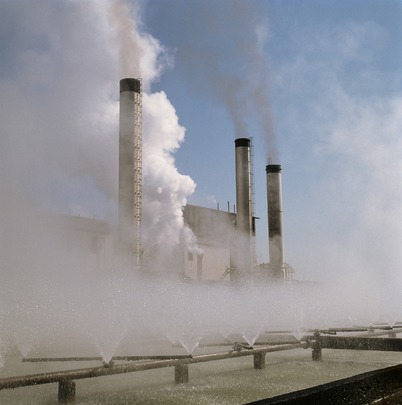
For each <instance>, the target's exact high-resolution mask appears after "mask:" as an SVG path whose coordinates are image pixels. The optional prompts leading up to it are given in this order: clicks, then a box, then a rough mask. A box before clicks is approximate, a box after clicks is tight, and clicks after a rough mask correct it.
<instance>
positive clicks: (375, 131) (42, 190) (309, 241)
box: [0, 0, 402, 283]
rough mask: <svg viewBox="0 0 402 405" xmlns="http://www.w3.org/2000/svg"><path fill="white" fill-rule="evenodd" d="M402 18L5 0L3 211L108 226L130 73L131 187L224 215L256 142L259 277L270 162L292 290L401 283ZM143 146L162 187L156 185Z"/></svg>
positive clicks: (219, 5)
mask: <svg viewBox="0 0 402 405" xmlns="http://www.w3.org/2000/svg"><path fill="white" fill-rule="evenodd" d="M112 3H113V4H112ZM401 4H402V3H401V2H400V1H396V0H337V1H332V0H264V1H263V0H248V1H235V0H219V1H217V0H165V1H161V0H144V1H140V2H139V3H137V2H134V1H130V0H127V1H126V2H123V1H118V2H110V1H107V0H99V1H89V0H88V1H74V0H71V1H67V0H65V1H57V2H56V1H53V0H39V1H35V2H32V1H29V0H2V1H0V51H1V57H0V95H1V108H0V167H1V175H0V187H1V191H2V196H4V195H5V193H6V192H7V191H9V190H12V194H13V195H14V196H15V198H17V196H18V195H20V193H21V194H23V195H24V198H27V197H28V199H32V200H34V201H37V202H38V203H40V204H45V205H48V206H50V207H51V208H52V209H56V210H57V209H58V210H60V211H62V212H63V211H64V212H69V211H70V212H72V213H73V214H79V213H80V214H81V215H88V216H93V215H96V216H106V217H109V216H111V215H113V212H114V211H115V209H116V203H115V197H116V190H117V165H116V161H117V131H118V103H117V101H118V80H119V79H120V78H122V77H123V76H127V75H129V76H136V77H138V75H139V76H141V77H142V78H143V88H144V91H145V92H146V93H147V94H146V95H145V96H144V97H145V99H146V100H144V101H145V105H144V115H145V116H144V148H145V150H146V151H148V152H147V153H149V156H152V159H148V160H147V159H146V162H145V175H146V176H148V177H147V178H148V179H149V181H148V185H147V184H145V185H144V186H145V187H148V186H149V185H151V186H152V187H153V185H154V184H157V183H158V181H161V182H162V181H164V182H166V183H167V184H170V188H167V189H166V190H168V193H167V194H164V190H165V189H164V188H163V187H162V188H157V187H156V188H155V189H153V188H152V187H149V190H148V191H149V195H153V192H155V193H156V194H158V195H160V196H162V197H163V196H164V195H165V196H170V195H171V193H174V194H175V196H176V197H177V198H176V206H175V207H176V208H177V204H178V205H179V206H180V204H181V203H183V202H184V201H185V200H186V199H188V201H189V202H190V203H193V204H197V205H202V206H208V207H213V208H215V207H216V204H217V202H219V204H220V208H221V209H225V210H226V209H227V202H228V201H229V202H230V207H231V209H233V204H234V203H235V182H234V178H235V173H234V139H235V138H236V137H239V136H240V137H243V136H244V137H249V136H250V137H253V143H254V174H255V197H256V198H255V214H256V216H257V217H260V219H259V220H258V222H257V226H258V233H257V252H258V258H259V260H260V261H266V260H267V251H268V248H267V216H266V210H267V206H266V186H265V165H266V164H267V160H268V158H269V157H270V158H272V159H273V160H274V162H275V163H280V164H282V169H283V172H282V180H283V200H284V201H283V205H284V232H285V234H284V238H285V259H286V261H287V262H288V263H289V264H291V265H292V266H293V267H294V268H295V271H296V275H297V277H298V278H307V279H323V278H327V276H329V275H330V276H331V277H332V276H337V277H345V278H347V277H350V275H351V274H368V275H369V276H370V277H372V278H374V279H375V280H378V281H379V282H381V280H384V281H386V280H389V279H391V278H392V279H395V277H398V278H397V280H398V282H399V283H401V281H402V276H401V275H400V271H401V265H402V257H401V253H400V252H401V246H402V226H401V224H402V177H401V176H402V164H401V158H402V95H401V84H402V81H401V79H402V78H401V75H402V70H401V65H402V6H401ZM110 5H114V6H113V7H114V8H113V7H112V9H111V8H110ZM127 32H128V33H130V35H131V36H130V35H128V34H127ZM130 38H131V40H127V39H130ZM126 40H127V41H126ZM134 45H135V46H134ZM136 46H138V47H137V48H136ZM159 112H160V113H159ZM164 113H166V114H165V115H164V116H165V117H167V118H166V119H165V120H164V121H163V120H159V121H158V125H156V124H155V122H156V121H155V120H153V119H152V117H154V116H158V115H163V114H164ZM184 129H185V133H184ZM147 131H148V132H147ZM155 133H157V134H161V135H160V136H159V135H155ZM165 134H166V135H165ZM169 134H173V135H172V138H170V137H169V136H170V135H169ZM167 139H169V140H172V141H169V142H166V140H167ZM155 144H158V145H159V150H160V151H162V155H161V156H163V158H166V159H167V160H166V162H168V166H167V167H168V169H167V170H165V171H164V173H160V172H162V170H159V171H156V170H153V169H152V166H155V165H158V164H159V163H158V162H160V159H159V157H160V156H159V155H158V153H159V152H158V153H156V152H155V153H154V148H153V146H154V145H155ZM151 146H152V147H151ZM155 150H156V148H155ZM174 166H176V167H177V171H175V169H174ZM166 173H169V176H170V174H171V176H170V177H169V176H167V175H166ZM188 176H189V177H188ZM167 177H169V178H167ZM190 177H191V179H192V180H193V182H195V183H196V188H195V191H194V192H192V191H193V188H194V187H193V186H194V183H193V182H192V181H191V179H190ZM173 178H174V179H175V180H174V181H171V180H170V179H173ZM145 180H146V179H144V181H145ZM19 188H20V189H21V190H20V189H19ZM155 190H156V191H155ZM172 190H173V191H172ZM162 197H161V201H162V200H163V198H162ZM2 199H3V201H2V207H3V209H5V208H6V207H8V206H9V205H10V204H11V205H12V201H13V199H11V198H10V201H8V202H4V198H3V197H2ZM175 207H173V208H172V213H173V214H172V215H176V214H174V213H175V212H176V211H175ZM153 208H154V209H155V210H157V209H158V207H155V206H153ZM148 215H149V213H148ZM162 223H163V224H165V225H166V224H171V222H170V221H169V218H162V217H160V218H159V222H158V224H159V225H160V224H162ZM152 234H153V233H152V232H150V235H152Z"/></svg>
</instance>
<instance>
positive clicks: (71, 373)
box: [0, 343, 308, 390]
mask: <svg viewBox="0 0 402 405" xmlns="http://www.w3.org/2000/svg"><path fill="white" fill-rule="evenodd" d="M301 347H303V348H306V347H308V344H307V343H294V344H288V345H282V346H275V347H259V348H258V349H251V350H244V351H230V352H222V353H211V354H204V355H199V356H193V357H189V358H184V359H179V360H178V359H170V360H159V361H149V362H145V363H134V364H132V363H130V364H119V365H113V366H112V367H91V368H83V369H78V370H67V371H56V372H51V373H42V374H32V375H25V376H17V377H6V378H0V390H2V389H10V388H18V387H26V386H30V385H37V384H49V383H55V382H60V381H64V380H80V379H84V378H93V377H102V376H107V375H115V374H124V373H131V372H135V371H145V370H151V369H157V368H164V367H176V366H177V365H182V364H193V363H203V362H207V361H214V360H224V359H230V358H237V357H243V356H250V355H255V354H258V353H271V352H279V351H284V350H291V349H298V348H301Z"/></svg>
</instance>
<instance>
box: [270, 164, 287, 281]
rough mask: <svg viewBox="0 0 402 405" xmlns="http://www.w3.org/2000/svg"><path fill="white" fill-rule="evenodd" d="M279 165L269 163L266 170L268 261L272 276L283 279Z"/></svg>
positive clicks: (280, 169)
mask: <svg viewBox="0 0 402 405" xmlns="http://www.w3.org/2000/svg"><path fill="white" fill-rule="evenodd" d="M281 171H282V168H281V165H274V164H269V165H268V166H267V167H266V172H267V194H268V196H267V197H268V237H269V261H270V268H271V271H272V276H273V277H274V278H275V279H278V280H280V279H281V280H283V279H284V273H283V262H284V261H283V224H282V222H283V209H282V181H281Z"/></svg>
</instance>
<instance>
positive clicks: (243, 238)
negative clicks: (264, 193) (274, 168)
mask: <svg viewBox="0 0 402 405" xmlns="http://www.w3.org/2000/svg"><path fill="white" fill-rule="evenodd" d="M235 149H236V152H235V153H236V155H235V158H236V159H235V160H236V206H237V210H236V212H237V214H236V252H235V256H236V259H235V263H234V269H232V270H233V272H232V275H233V277H231V279H232V278H233V279H234V280H239V279H243V278H247V277H249V276H250V275H251V269H252V257H253V256H252V251H251V250H252V243H251V241H252V239H251V238H252V222H253V220H252V217H253V214H252V190H251V162H250V161H251V155H250V139H249V138H238V139H236V140H235ZM233 273H234V274H233Z"/></svg>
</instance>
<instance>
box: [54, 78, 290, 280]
mask: <svg viewBox="0 0 402 405" xmlns="http://www.w3.org/2000/svg"><path fill="white" fill-rule="evenodd" d="M141 111H142V108H141V81H140V80H139V79H132V78H127V79H122V80H121V81H120V119H119V205H118V206H119V213H118V224H117V232H112V231H111V230H112V229H113V226H111V225H110V224H107V223H106V222H105V221H100V220H92V219H88V218H81V217H69V218H67V217H65V218H63V220H62V221H63V223H64V225H65V226H64V228H65V229H68V235H69V236H68V237H69V238H70V239H69V241H70V242H72V243H76V241H77V240H79V243H80V246H83V247H84V248H86V250H87V252H89V257H88V258H87V259H86V260H87V262H88V264H89V265H90V267H91V268H94V269H97V270H98V271H99V269H100V270H102V269H104V270H107V268H108V267H109V266H110V265H111V257H112V256H116V254H117V255H118V256H120V257H121V258H122V259H123V261H124V263H125V264H126V265H128V266H131V267H132V268H133V269H134V271H136V272H137V273H138V274H146V273H152V272H154V271H157V270H155V269H153V265H152V263H153V261H152V256H153V253H152V252H146V251H144V249H143V247H142V225H143V224H142V146H141V145H142V130H141V128H142V113H141ZM234 146H235V148H234V149H235V150H234V153H235V176H234V177H235V182H236V208H235V209H234V210H233V212H231V211H230V207H229V204H228V209H227V211H224V210H219V209H211V208H205V207H199V206H195V205H189V204H188V205H186V206H184V207H183V220H184V223H185V226H187V227H189V228H190V229H191V231H192V232H193V234H194V235H195V237H196V240H197V246H198V248H199V249H197V253H195V252H194V251H193V250H188V249H187V248H186V246H177V249H176V250H175V254H174V258H175V259H174V264H173V267H174V269H175V272H176V275H177V276H179V277H182V278H183V279H186V280H188V281H198V282H204V281H205V282H218V281H231V282H241V281H248V280H257V281H258V280H270V281H291V280H292V276H293V269H292V268H291V267H290V266H289V265H287V264H286V263H285V262H284V242H283V208H282V185H281V166H280V165H278V164H268V165H267V166H266V168H265V169H266V180H267V207H268V236H269V238H268V239H269V243H268V246H267V250H268V251H269V258H270V262H269V263H263V264H258V263H257V261H256V255H255V242H254V240H255V219H256V218H255V217H254V213H253V201H252V199H253V191H252V187H253V186H252V169H251V168H252V162H251V160H252V156H251V155H252V154H251V140H250V139H249V138H238V139H236V140H235V145H234ZM234 211H235V212H234ZM116 233H117V237H116V236H115V235H116ZM77 235H78V237H77ZM171 267H172V266H171Z"/></svg>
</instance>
